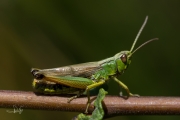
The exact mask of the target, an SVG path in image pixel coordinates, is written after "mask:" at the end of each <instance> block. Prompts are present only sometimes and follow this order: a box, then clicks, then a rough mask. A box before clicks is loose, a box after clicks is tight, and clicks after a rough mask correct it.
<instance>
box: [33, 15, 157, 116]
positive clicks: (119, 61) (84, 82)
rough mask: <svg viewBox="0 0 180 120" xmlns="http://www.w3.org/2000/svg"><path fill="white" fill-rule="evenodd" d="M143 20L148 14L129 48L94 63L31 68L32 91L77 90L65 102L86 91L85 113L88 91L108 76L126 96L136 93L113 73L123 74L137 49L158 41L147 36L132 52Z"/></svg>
mask: <svg viewBox="0 0 180 120" xmlns="http://www.w3.org/2000/svg"><path fill="white" fill-rule="evenodd" d="M147 20H148V16H147V17H146V19H145V21H144V23H143V25H142V27H141V28H140V30H139V32H138V34H137V36H136V38H135V40H134V42H133V45H132V47H131V49H130V51H121V52H119V53H117V54H116V55H114V56H113V57H110V58H107V59H104V60H101V61H97V62H89V63H82V64H77V65H69V66H64V67H59V68H52V69H36V68H32V70H31V73H32V74H33V76H34V80H33V88H34V89H35V92H39V93H43V94H69V93H75V92H78V93H77V95H75V96H73V97H71V98H69V99H68V103H69V102H70V101H71V100H73V99H75V98H77V97H79V96H80V95H82V94H83V93H86V94H87V97H88V101H87V107H86V111H85V113H87V111H88V107H89V105H90V93H89V91H90V90H92V89H94V88H96V87H99V86H101V85H103V84H104V83H106V82H107V81H108V80H109V79H113V80H114V81H116V82H117V83H118V84H119V85H120V86H121V87H122V88H124V89H125V90H126V91H127V93H128V96H138V95H135V94H132V93H131V92H130V90H129V89H128V87H127V86H126V85H125V84H124V83H123V82H121V81H120V80H118V79H117V76H119V75H121V74H123V73H124V71H125V70H126V69H127V68H128V66H129V65H130V63H131V58H132V55H133V54H134V53H135V52H136V51H137V50H138V49H139V48H141V47H142V46H144V45H145V44H147V43H149V42H151V41H154V40H158V38H154V39H151V40H149V41H147V42H145V43H143V44H142V45H140V46H139V47H138V48H137V49H135V50H134V51H133V49H134V46H135V44H136V42H137V39H138V38H139V36H140V33H141V32H142V30H143V28H144V26H145V24H146V22H147Z"/></svg>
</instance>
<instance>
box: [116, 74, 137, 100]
mask: <svg viewBox="0 0 180 120" xmlns="http://www.w3.org/2000/svg"><path fill="white" fill-rule="evenodd" d="M113 79H114V80H115V81H116V82H117V83H118V84H119V85H120V86H121V87H122V88H124V89H125V90H126V92H127V93H128V97H129V96H135V97H139V95H138V94H132V93H131V92H130V90H129V88H128V87H127V86H126V85H125V84H124V83H123V82H121V81H120V80H118V79H117V78H116V77H113Z"/></svg>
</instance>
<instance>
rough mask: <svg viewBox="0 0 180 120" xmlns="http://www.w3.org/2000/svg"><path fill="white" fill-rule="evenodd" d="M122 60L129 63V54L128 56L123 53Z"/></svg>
mask: <svg viewBox="0 0 180 120" xmlns="http://www.w3.org/2000/svg"><path fill="white" fill-rule="evenodd" d="M121 60H122V62H123V63H125V64H126V63H127V56H126V54H123V55H122V56H121Z"/></svg>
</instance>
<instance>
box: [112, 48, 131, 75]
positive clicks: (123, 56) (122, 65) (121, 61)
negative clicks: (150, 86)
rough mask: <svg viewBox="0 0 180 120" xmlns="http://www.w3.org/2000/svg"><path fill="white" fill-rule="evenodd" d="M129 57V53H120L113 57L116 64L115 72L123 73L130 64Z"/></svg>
mask: <svg viewBox="0 0 180 120" xmlns="http://www.w3.org/2000/svg"><path fill="white" fill-rule="evenodd" d="M131 55H132V53H131V52H130V51H121V52H120V53H117V54H116V55H115V56H114V57H115V61H116V64H117V70H118V72H119V73H120V74H121V73H123V72H124V70H126V69H127V68H128V66H129V64H130V63H131Z"/></svg>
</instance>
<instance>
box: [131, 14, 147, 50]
mask: <svg viewBox="0 0 180 120" xmlns="http://www.w3.org/2000/svg"><path fill="white" fill-rule="evenodd" d="M147 20H148V16H146V18H145V20H144V23H143V25H142V26H141V29H140V30H139V32H138V34H137V36H136V38H135V40H134V42H133V45H132V47H131V50H130V52H132V51H133V49H134V46H135V44H136V42H137V40H138V38H139V36H140V34H141V32H142V30H143V29H144V26H145V25H146V23H147Z"/></svg>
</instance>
